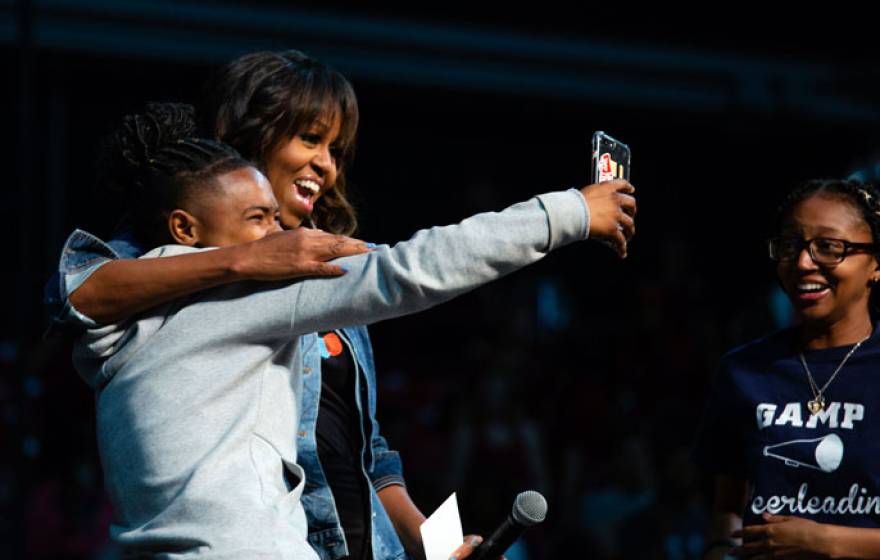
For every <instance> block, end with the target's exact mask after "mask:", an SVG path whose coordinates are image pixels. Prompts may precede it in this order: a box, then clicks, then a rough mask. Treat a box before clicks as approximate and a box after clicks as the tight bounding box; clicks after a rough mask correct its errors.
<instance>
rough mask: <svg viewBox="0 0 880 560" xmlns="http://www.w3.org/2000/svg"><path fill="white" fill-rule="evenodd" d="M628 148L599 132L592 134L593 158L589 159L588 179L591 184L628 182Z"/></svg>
mask: <svg viewBox="0 0 880 560" xmlns="http://www.w3.org/2000/svg"><path fill="white" fill-rule="evenodd" d="M631 158H632V155H631V152H630V150H629V146H627V145H626V144H624V143H623V142H621V141H620V140H616V139H614V138H612V137H611V136H609V135H607V134H605V133H604V132H602V131H601V130H597V131H596V132H594V133H593V157H592V158H591V170H590V178H591V179H592V182H593V183H601V182H602V181H613V180H614V179H626V180H627V181H629V180H630V160H631Z"/></svg>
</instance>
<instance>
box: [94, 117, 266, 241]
mask: <svg viewBox="0 0 880 560" xmlns="http://www.w3.org/2000/svg"><path fill="white" fill-rule="evenodd" d="M195 128H196V125H195V119H194V110H193V108H192V106H190V105H186V104H183V103H148V104H147V108H146V111H145V112H144V113H139V114H134V115H127V116H125V117H124V118H123V120H122V124H121V125H120V126H119V127H118V128H117V129H116V130H114V131H113V132H111V133H110V134H109V135H108V136H107V137H106V138H105V139H104V140H103V142H102V144H101V147H100V148H99V152H98V187H99V189H101V190H103V191H104V192H106V193H108V194H115V195H116V196H119V197H120V198H122V199H123V200H124V201H125V206H126V210H127V212H126V217H127V219H128V220H129V221H130V222H131V229H132V234H133V235H134V237H135V239H136V240H137V241H138V242H139V243H141V244H143V245H144V246H145V247H154V246H157V245H161V244H164V243H168V242H171V241H173V240H172V239H171V238H170V234H169V232H168V226H167V224H166V221H167V218H168V215H169V214H170V212H171V211H172V210H174V209H175V208H181V207H185V206H186V205H187V203H188V202H190V201H192V200H193V199H194V197H201V196H203V195H204V194H205V192H206V191H208V190H210V189H214V188H217V185H218V183H217V181H216V178H217V177H219V176H220V175H223V174H224V173H227V172H229V171H235V170H237V169H241V168H244V167H249V166H251V164H250V162H248V161H247V160H245V159H244V158H242V157H241V156H240V155H239V153H238V152H237V151H235V150H234V149H233V148H231V147H230V146H228V145H226V144H223V143H222V142H217V141H215V140H209V139H203V138H196V137H195Z"/></svg>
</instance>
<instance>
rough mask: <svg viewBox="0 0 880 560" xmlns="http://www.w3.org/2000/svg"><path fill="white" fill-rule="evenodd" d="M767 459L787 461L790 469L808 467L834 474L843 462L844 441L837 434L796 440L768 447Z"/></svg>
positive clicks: (765, 453) (766, 450)
mask: <svg viewBox="0 0 880 560" xmlns="http://www.w3.org/2000/svg"><path fill="white" fill-rule="evenodd" d="M764 455H765V456H766V457H773V458H774V459H780V460H782V461H785V464H786V465H788V466H789V467H807V468H810V469H816V470H818V471H822V472H827V473H830V472H834V471H836V470H837V467H839V466H840V462H841V461H842V460H843V441H841V439H840V437H838V435H837V434H828V435H827V436H825V437H820V438H816V439H796V440H792V441H786V442H785V443H777V444H776V445H768V446H766V447H765V448H764Z"/></svg>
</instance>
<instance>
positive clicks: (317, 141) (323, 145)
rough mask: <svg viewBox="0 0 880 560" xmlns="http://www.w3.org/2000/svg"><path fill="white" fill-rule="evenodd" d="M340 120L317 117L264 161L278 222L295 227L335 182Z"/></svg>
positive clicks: (308, 215) (337, 118) (310, 212)
mask: <svg viewBox="0 0 880 560" xmlns="http://www.w3.org/2000/svg"><path fill="white" fill-rule="evenodd" d="M340 125H341V122H340V119H339V117H338V116H336V117H334V118H332V119H329V118H324V119H318V120H317V121H316V122H314V123H312V125H311V126H309V127H307V128H306V129H305V130H302V131H300V132H298V133H296V134H294V136H293V138H290V139H289V140H285V141H283V142H282V143H281V144H280V145H279V146H278V147H277V148H276V149H275V151H274V152H273V153H272V154H271V155H270V156H269V158H268V159H267V161H266V177H267V178H268V179H269V182H270V183H271V184H272V190H273V191H274V192H275V197H276V198H277V199H278V203H279V205H280V208H281V223H282V224H284V226H285V227H288V228H293V227H298V226H299V225H300V224H301V223H302V221H303V220H305V219H307V218H309V217H310V216H311V215H312V211H313V210H314V209H315V202H317V201H318V199H319V198H321V196H322V195H323V194H324V193H325V192H327V191H328V190H329V189H332V188H333V185H334V184H335V183H336V177H337V174H338V171H339V170H338V167H337V165H338V162H337V155H338V148H337V144H336V142H337V140H338V138H339V130H340Z"/></svg>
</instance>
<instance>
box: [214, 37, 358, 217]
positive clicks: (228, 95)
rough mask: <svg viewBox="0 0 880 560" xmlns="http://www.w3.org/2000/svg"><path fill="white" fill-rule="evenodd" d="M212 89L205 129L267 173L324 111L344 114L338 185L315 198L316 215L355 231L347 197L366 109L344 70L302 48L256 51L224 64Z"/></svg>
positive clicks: (340, 140) (338, 164)
mask: <svg viewBox="0 0 880 560" xmlns="http://www.w3.org/2000/svg"><path fill="white" fill-rule="evenodd" d="M205 92H206V95H205V99H204V103H203V105H201V106H200V109H199V117H200V120H201V126H202V130H204V131H205V133H206V134H209V135H211V136H212V137H214V138H217V139H219V140H222V141H223V142H226V143H227V144H229V145H230V146H233V147H234V148H235V149H237V150H238V151H239V152H240V153H241V154H242V156H244V157H245V158H247V159H249V160H250V161H252V162H254V164H255V165H256V166H257V167H259V168H260V169H262V170H264V171H265V169H266V164H267V161H268V159H269V157H270V156H271V155H272V154H273V153H274V151H275V150H276V149H277V148H278V147H279V146H280V145H281V144H282V143H283V142H286V141H289V140H290V139H291V138H292V137H293V136H294V135H295V134H297V133H298V132H302V131H303V130H305V129H306V128H307V127H309V126H310V125H311V124H313V123H314V122H315V121H316V120H318V119H319V118H321V117H324V116H328V117H338V118H339V121H340V123H341V128H340V130H339V137H338V138H337V140H336V144H337V145H338V149H339V155H338V157H337V160H336V164H337V176H336V183H335V184H334V185H333V188H332V189H329V190H327V191H326V192H325V193H324V194H323V195H322V196H321V198H319V199H318V201H317V202H316V203H315V208H314V211H313V212H312V218H311V220H312V223H313V224H315V225H316V226H318V227H320V228H321V229H324V230H326V231H329V232H331V233H339V234H343V235H351V234H352V233H354V231H355V230H356V229H357V216H356V214H355V210H354V207H353V206H352V204H351V202H349V200H348V194H347V189H346V180H345V170H346V169H347V168H348V167H349V165H350V164H351V162H352V160H353V159H354V147H355V137H356V135H357V127H358V119H359V114H358V104H357V98H356V97H355V94H354V88H352V86H351V83H349V81H348V80H347V79H346V78H345V76H343V75H342V74H340V73H339V72H337V71H336V70H334V69H333V68H331V67H329V66H326V65H324V64H322V63H321V62H319V61H317V60H315V59H313V58H310V57H309V56H307V55H305V54H303V53H301V52H300V51H296V50H288V51H283V52H256V53H250V54H246V55H244V56H241V57H239V58H237V59H235V60H233V61H232V62H230V63H228V64H227V65H226V66H224V67H223V68H221V69H220V71H219V72H218V73H217V75H216V76H215V77H214V79H213V80H212V81H211V82H210V83H209V84H208V87H207V88H206V89H205Z"/></svg>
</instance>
